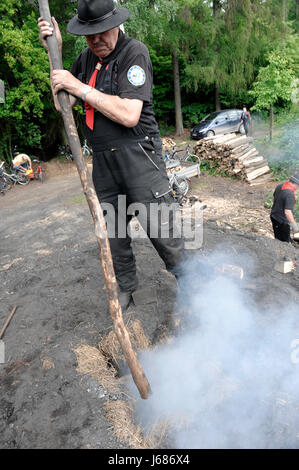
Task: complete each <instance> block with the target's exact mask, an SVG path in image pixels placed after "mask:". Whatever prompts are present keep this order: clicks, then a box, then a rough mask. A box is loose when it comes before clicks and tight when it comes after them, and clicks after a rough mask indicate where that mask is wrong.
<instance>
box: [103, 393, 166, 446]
mask: <svg viewBox="0 0 299 470" xmlns="http://www.w3.org/2000/svg"><path fill="white" fill-rule="evenodd" d="M105 409H106V416H107V419H108V421H109V422H110V423H111V428H112V429H113V432H114V434H115V435H116V436H117V437H118V439H119V440H120V441H121V442H124V443H126V444H128V445H130V447H132V448H134V449H155V448H157V447H159V445H160V444H161V443H162V442H163V441H164V439H165V437H166V435H167V431H168V428H169V425H170V423H169V422H168V421H163V422H159V423H157V424H155V425H153V426H152V427H151V429H150V431H149V433H147V434H145V432H144V430H143V429H142V428H141V427H140V426H137V425H136V424H135V423H134V409H133V406H132V404H131V403H128V402H126V401H122V400H118V401H116V402H107V403H106V405H105Z"/></svg>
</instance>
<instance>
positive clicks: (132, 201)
mask: <svg viewBox="0 0 299 470" xmlns="http://www.w3.org/2000/svg"><path fill="white" fill-rule="evenodd" d="M93 182H94V186H95V190H96V193H97V196H98V198H99V201H100V203H101V205H102V207H103V210H104V214H105V219H106V223H107V229H108V236H109V241H110V247H111V252H112V258H113V265H114V270H115V275H116V279H117V282H118V285H119V288H120V290H121V291H125V292H133V291H134V290H135V289H136V288H137V285H138V281H137V276H136V265H135V258H134V255H133V251H132V247H131V241H132V240H131V237H130V235H129V234H128V233H127V230H126V229H127V225H128V223H129V222H130V220H131V218H132V217H133V215H137V217H138V219H139V221H140V224H141V225H142V227H143V229H144V230H145V232H146V233H147V234H148V236H149V238H150V240H151V242H152V244H153V245H154V247H155V248H156V250H157V252H158V254H159V255H160V257H161V258H162V260H163V261H164V263H165V266H166V269H167V270H168V271H170V272H172V273H173V274H174V275H179V272H180V264H181V262H182V261H183V259H184V242H183V239H182V238H181V237H180V236H179V237H177V232H176V230H175V220H174V219H175V216H174V214H173V212H172V211H170V212H169V213H168V214H167V211H165V214H166V215H164V216H163V215H161V213H160V215H159V216H158V217H153V213H157V211H156V210H157V209H159V208H160V209H161V208H162V206H164V208H165V207H166V208H171V206H172V204H174V199H173V196H172V195H171V193H170V186H169V180H168V176H167V174H166V169H165V163H164V160H163V157H162V145H161V141H160V139H158V140H150V139H144V140H142V141H139V142H137V141H136V142H130V143H125V144H119V145H115V146H114V147H113V148H110V149H109V150H102V151H97V150H95V149H94V151H93ZM158 212H159V211H158ZM166 227H167V230H166V232H167V234H166V235H165V228H166Z"/></svg>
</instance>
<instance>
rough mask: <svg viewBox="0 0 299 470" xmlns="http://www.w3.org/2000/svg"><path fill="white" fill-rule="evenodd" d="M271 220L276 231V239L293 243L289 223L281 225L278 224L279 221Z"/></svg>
mask: <svg viewBox="0 0 299 470" xmlns="http://www.w3.org/2000/svg"><path fill="white" fill-rule="evenodd" d="M270 218H271V222H272V227H273V231H274V237H275V238H277V240H280V241H281V242H288V243H290V242H291V236H290V235H291V231H290V225H289V224H287V223H280V222H277V220H275V219H273V217H270Z"/></svg>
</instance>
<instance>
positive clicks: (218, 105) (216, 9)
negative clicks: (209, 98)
mask: <svg viewBox="0 0 299 470" xmlns="http://www.w3.org/2000/svg"><path fill="white" fill-rule="evenodd" d="M219 9H220V1H219V0H213V16H214V18H215V20H217V18H218V15H219ZM216 54H217V55H218V57H219V54H220V50H219V47H218V46H217V50H216ZM214 96H215V101H214V104H215V110H216V111H220V110H221V103H220V94H219V81H218V78H217V79H216V81H215V95H214Z"/></svg>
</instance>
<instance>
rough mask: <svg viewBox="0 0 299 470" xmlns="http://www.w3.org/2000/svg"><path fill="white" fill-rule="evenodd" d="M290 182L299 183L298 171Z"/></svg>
mask: <svg viewBox="0 0 299 470" xmlns="http://www.w3.org/2000/svg"><path fill="white" fill-rule="evenodd" d="M290 182H291V183H295V184H299V173H296V174H295V175H293V176H291V178H290Z"/></svg>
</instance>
